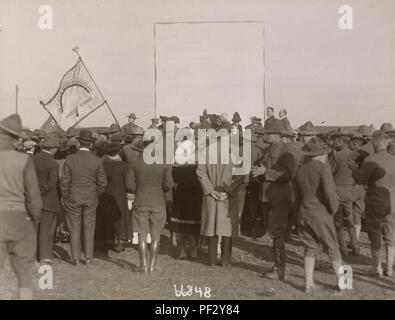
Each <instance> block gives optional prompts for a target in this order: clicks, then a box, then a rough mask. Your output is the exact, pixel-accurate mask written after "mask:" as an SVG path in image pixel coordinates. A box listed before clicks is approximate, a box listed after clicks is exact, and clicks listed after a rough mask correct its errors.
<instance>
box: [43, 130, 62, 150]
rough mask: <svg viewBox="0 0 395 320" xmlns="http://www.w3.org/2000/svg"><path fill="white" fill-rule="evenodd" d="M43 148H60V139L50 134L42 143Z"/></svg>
mask: <svg viewBox="0 0 395 320" xmlns="http://www.w3.org/2000/svg"><path fill="white" fill-rule="evenodd" d="M41 146H42V147H44V148H59V147H60V143H59V137H58V136H57V135H55V134H53V133H48V134H47V135H46V136H45V137H44V139H43V140H42V141H41Z"/></svg>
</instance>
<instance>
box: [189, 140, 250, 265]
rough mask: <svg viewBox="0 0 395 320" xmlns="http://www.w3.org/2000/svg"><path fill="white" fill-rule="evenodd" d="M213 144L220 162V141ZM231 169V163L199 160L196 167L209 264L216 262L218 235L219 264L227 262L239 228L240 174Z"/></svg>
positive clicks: (202, 231)
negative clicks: (210, 162)
mask: <svg viewBox="0 0 395 320" xmlns="http://www.w3.org/2000/svg"><path fill="white" fill-rule="evenodd" d="M219 141H220V140H219V139H218V142H219ZM217 147H218V157H217V159H218V161H217V163H220V159H221V144H220V143H218V144H217ZM208 150H209V149H208ZM208 150H207V151H208ZM207 154H208V152H207ZM206 162H207V163H208V161H206ZM232 171H233V165H232V164H199V165H198V167H197V169H196V174H197V176H198V178H199V181H200V184H201V186H202V189H203V201H202V219H201V232H200V234H201V235H202V236H206V237H208V255H209V261H208V263H209V265H210V266H213V265H215V262H216V258H217V246H218V237H219V236H220V237H222V265H223V266H227V265H229V264H230V260H231V246H232V244H231V237H234V236H237V235H238V231H239V227H238V225H239V213H238V197H237V194H238V190H239V188H240V185H241V184H242V182H243V180H244V176H233V172H232Z"/></svg>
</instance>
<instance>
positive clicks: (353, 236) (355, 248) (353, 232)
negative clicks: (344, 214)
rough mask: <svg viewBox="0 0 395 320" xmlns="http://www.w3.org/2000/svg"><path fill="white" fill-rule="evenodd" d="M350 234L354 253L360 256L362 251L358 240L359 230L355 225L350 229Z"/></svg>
mask: <svg viewBox="0 0 395 320" xmlns="http://www.w3.org/2000/svg"><path fill="white" fill-rule="evenodd" d="M348 235H349V237H350V245H351V249H352V253H353V255H354V256H359V255H360V251H359V245H358V240H357V232H356V229H355V227H354V226H353V227H351V228H349V229H348Z"/></svg>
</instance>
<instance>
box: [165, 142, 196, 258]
mask: <svg viewBox="0 0 395 320" xmlns="http://www.w3.org/2000/svg"><path fill="white" fill-rule="evenodd" d="M181 154H182V157H183V159H182V160H181V161H179V159H178V156H179V155H181ZM184 157H185V158H184ZM188 158H189V159H191V160H192V161H191V162H195V160H196V157H195V145H194V144H193V143H192V142H191V141H189V140H187V141H184V142H182V143H181V144H180V146H179V147H178V148H177V150H176V156H175V162H176V164H175V165H174V166H173V169H172V174H173V180H174V182H175V183H176V188H175V189H174V199H173V206H172V212H171V217H170V222H171V230H172V231H173V232H174V233H176V234H177V235H178V239H177V240H178V241H177V243H178V245H179V248H180V254H179V255H178V257H177V258H178V259H183V258H187V256H188V255H187V252H186V246H187V243H188V242H189V243H190V257H191V258H193V259H195V258H197V246H198V242H199V235H200V219H201V214H202V187H201V186H200V182H199V179H198V177H197V175H196V168H197V164H191V163H190V164H188V163H184V162H187V161H183V160H187V159H188Z"/></svg>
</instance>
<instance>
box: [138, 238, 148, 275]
mask: <svg viewBox="0 0 395 320" xmlns="http://www.w3.org/2000/svg"><path fill="white" fill-rule="evenodd" d="M139 258H140V268H139V271H141V272H144V273H147V272H148V264H147V243H146V242H145V241H141V240H140V241H139Z"/></svg>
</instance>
